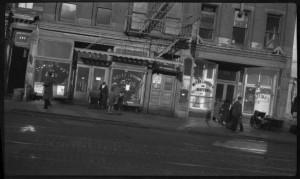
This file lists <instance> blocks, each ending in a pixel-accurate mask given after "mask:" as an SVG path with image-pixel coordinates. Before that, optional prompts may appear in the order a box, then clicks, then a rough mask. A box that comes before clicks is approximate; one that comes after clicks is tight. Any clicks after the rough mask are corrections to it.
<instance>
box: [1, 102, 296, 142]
mask: <svg viewBox="0 0 300 179" xmlns="http://www.w3.org/2000/svg"><path fill="white" fill-rule="evenodd" d="M4 112H14V113H19V114H31V113H34V115H52V116H57V115H58V116H64V117H65V118H70V119H73V120H84V121H92V122H102V123H109V124H119V125H129V126H136V127H146V128H154V129H161V130H169V131H177V132H189V133H194V134H206V135H216V136H229V137H239V138H247V139H256V140H267V141H277V142H288V143H296V142H297V136H296V135H294V134H291V133H289V132H288V129H287V128H283V129H280V130H277V131H266V130H258V129H253V128H252V127H250V125H249V122H248V121H247V122H244V132H241V133H233V132H232V131H230V130H228V129H226V128H225V127H224V126H221V125H219V124H217V123H215V122H212V121H211V122H209V125H208V124H207V123H206V122H205V120H204V119H197V120H193V119H181V118H173V117H167V116H159V115H151V114H143V113H135V112H123V113H122V115H107V114H106V110H97V109H93V108H92V109H88V107H87V106H83V105H69V104H63V103H61V102H59V101H53V105H52V106H51V107H49V108H48V109H44V108H43V101H42V100H40V101H28V102H12V101H11V99H7V98H6V99H5V101H4Z"/></svg>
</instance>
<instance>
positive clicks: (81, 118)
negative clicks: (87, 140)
mask: <svg viewBox="0 0 300 179" xmlns="http://www.w3.org/2000/svg"><path fill="white" fill-rule="evenodd" d="M10 112H12V113H17V114H25V115H36V116H50V117H58V116H59V117H62V118H64V119H71V120H74V119H75V120H79V121H84V122H98V123H102V124H108V125H122V126H129V127H139V128H146V129H150V128H151V129H156V130H164V131H171V132H181V133H189V134H194V135H196V134H202V135H213V136H221V137H237V138H243V139H252V140H265V141H269V142H277V143H288V144H295V143H297V141H295V142H294V141H287V140H280V139H271V138H263V137H256V136H247V135H243V134H241V135H236V134H224V133H222V134H218V133H215V132H208V131H196V130H190V129H170V128H168V127H158V126H151V125H148V126H145V125H142V124H137V123H132V122H124V121H112V120H107V119H97V118H91V117H79V116H72V115H65V114H53V113H47V112H40V111H31V110H24V109H11V110H10Z"/></svg>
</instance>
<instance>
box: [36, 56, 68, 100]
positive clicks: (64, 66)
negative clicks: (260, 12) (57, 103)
mask: <svg viewBox="0 0 300 179" xmlns="http://www.w3.org/2000/svg"><path fill="white" fill-rule="evenodd" d="M48 71H52V72H53V84H54V85H60V86H63V87H64V96H66V95H67V91H68V83H69V73H70V64H69V63H61V62H54V61H45V60H35V69H34V82H45V77H46V74H47V72H48Z"/></svg>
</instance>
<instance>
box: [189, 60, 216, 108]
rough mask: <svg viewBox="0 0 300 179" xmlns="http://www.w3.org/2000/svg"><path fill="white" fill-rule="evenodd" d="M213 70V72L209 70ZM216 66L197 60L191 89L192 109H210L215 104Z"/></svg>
mask: <svg viewBox="0 0 300 179" xmlns="http://www.w3.org/2000/svg"><path fill="white" fill-rule="evenodd" d="M210 70H212V75H210V73H211V72H208V71H210ZM215 73H216V66H215V65H212V64H209V63H204V62H202V61H200V60H198V59H196V60H195V67H194V76H193V79H192V83H191V91H190V105H189V107H190V109H196V110H197V109H203V110H210V109H211V108H212V106H213V91H214V89H215V87H214V86H215V81H214V75H215Z"/></svg>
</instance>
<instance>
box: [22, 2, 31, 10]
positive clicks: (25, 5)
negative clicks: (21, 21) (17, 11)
mask: <svg viewBox="0 0 300 179" xmlns="http://www.w3.org/2000/svg"><path fill="white" fill-rule="evenodd" d="M18 7H20V8H27V9H32V8H33V3H19V4H18Z"/></svg>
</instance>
